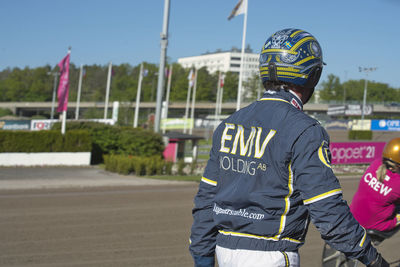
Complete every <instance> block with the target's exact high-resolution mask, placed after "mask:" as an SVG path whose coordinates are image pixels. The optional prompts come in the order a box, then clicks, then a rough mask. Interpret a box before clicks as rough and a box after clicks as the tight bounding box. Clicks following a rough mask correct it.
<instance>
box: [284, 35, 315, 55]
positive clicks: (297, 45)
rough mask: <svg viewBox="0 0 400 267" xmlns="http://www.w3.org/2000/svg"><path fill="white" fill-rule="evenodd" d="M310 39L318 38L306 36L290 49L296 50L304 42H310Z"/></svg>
mask: <svg viewBox="0 0 400 267" xmlns="http://www.w3.org/2000/svg"><path fill="white" fill-rule="evenodd" d="M310 40H314V41H317V40H315V38H314V37H312V36H309V37H306V38H304V39H301V40H300V41H299V42H297V43H296V44H295V45H294V46H293V47H292V48H291V49H290V51H292V52H295V51H296V49H297V48H298V47H299V46H301V45H302V44H304V43H305V42H308V41H310ZM295 53H296V52H295Z"/></svg>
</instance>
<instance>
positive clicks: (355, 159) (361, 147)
mask: <svg viewBox="0 0 400 267" xmlns="http://www.w3.org/2000/svg"><path fill="white" fill-rule="evenodd" d="M385 144H386V143H385V142H342V143H331V145H330V151H331V154H332V159H331V161H332V162H331V163H332V164H334V165H335V164H368V163H371V162H372V161H374V160H375V159H377V158H380V157H381V156H382V152H383V149H384V147H385Z"/></svg>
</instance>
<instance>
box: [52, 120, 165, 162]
mask: <svg viewBox="0 0 400 267" xmlns="http://www.w3.org/2000/svg"><path fill="white" fill-rule="evenodd" d="M60 127H61V124H60V123H55V124H54V125H53V129H59V128H60ZM70 129H86V130H88V131H89V133H90V136H91V137H92V140H93V147H92V163H101V162H103V155H106V154H120V155H131V156H140V157H150V156H153V155H158V156H162V152H163V150H164V144H163V141H162V137H161V135H159V134H156V133H154V132H153V131H150V130H145V129H141V128H132V127H120V126H112V125H107V124H102V123H96V122H82V121H80V122H79V121H78V122H69V123H68V124H67V132H68V130H70Z"/></svg>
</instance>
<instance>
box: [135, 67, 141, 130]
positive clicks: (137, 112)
mask: <svg viewBox="0 0 400 267" xmlns="http://www.w3.org/2000/svg"><path fill="white" fill-rule="evenodd" d="M142 80H143V63H142V64H140V72H139V81H138V89H137V93H136V106H135V117H134V120H133V127H134V128H136V127H137V126H138V118H139V104H140V94H141V92H142Z"/></svg>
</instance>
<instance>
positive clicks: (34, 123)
mask: <svg viewBox="0 0 400 267" xmlns="http://www.w3.org/2000/svg"><path fill="white" fill-rule="evenodd" d="M57 121H58V120H31V131H41V130H50V129H51V126H52V125H53V123H55V122H57Z"/></svg>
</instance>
